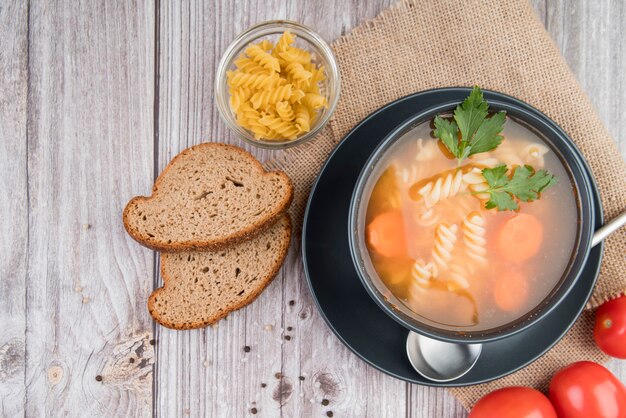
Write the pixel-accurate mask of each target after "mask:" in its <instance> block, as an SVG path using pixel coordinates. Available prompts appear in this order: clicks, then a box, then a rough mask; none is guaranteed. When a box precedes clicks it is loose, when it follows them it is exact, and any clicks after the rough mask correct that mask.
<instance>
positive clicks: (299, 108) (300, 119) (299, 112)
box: [294, 104, 311, 132]
mask: <svg viewBox="0 0 626 418" xmlns="http://www.w3.org/2000/svg"><path fill="white" fill-rule="evenodd" d="M294 118H295V119H294V121H295V125H296V128H298V130H299V131H300V132H308V131H310V130H311V115H310V114H309V110H308V109H307V107H306V106H305V105H302V104H296V106H295V112H294Z"/></svg>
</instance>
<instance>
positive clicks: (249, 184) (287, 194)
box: [123, 143, 293, 252]
mask: <svg viewBox="0 0 626 418" xmlns="http://www.w3.org/2000/svg"><path fill="white" fill-rule="evenodd" d="M292 197H293V186H292V184H291V181H290V180H289V177H287V175H286V174H285V173H283V172H265V171H264V170H263V167H262V166H261V164H260V163H259V162H258V161H257V160H256V159H255V158H254V157H253V156H252V155H250V154H249V153H248V152H246V151H245V150H243V149H241V148H238V147H234V146H231V145H224V144H215V143H205V144H200V145H196V146H194V147H191V148H187V149H186V150H184V151H183V152H181V153H180V154H178V155H177V156H176V157H175V158H174V159H173V160H172V161H171V162H170V163H169V164H168V166H167V167H166V168H165V170H163V172H162V173H161V175H160V176H159V178H158V179H157V180H156V182H155V183H154V187H153V189H152V196H150V197H144V196H137V197H134V198H133V199H132V200H131V201H130V202H128V204H127V205H126V208H125V209H124V214H123V220H124V226H125V227H126V230H127V231H128V233H129V234H130V235H131V236H132V237H133V238H134V239H135V240H137V241H138V242H139V243H141V244H143V245H145V246H147V247H149V248H153V249H155V250H159V251H164V252H177V251H185V250H199V249H203V250H209V249H219V248H225V247H227V246H229V245H231V244H233V243H236V242H240V241H243V240H245V239H248V238H250V237H252V236H254V235H255V234H257V233H259V232H261V231H262V230H263V229H265V228H268V227H269V226H271V225H272V224H273V223H274V222H276V220H277V219H278V218H279V217H280V215H281V214H283V213H284V212H285V211H286V210H287V208H288V207H289V204H290V203H291V199H292Z"/></svg>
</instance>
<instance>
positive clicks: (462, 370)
mask: <svg viewBox="0 0 626 418" xmlns="http://www.w3.org/2000/svg"><path fill="white" fill-rule="evenodd" d="M624 225H626V212H624V213H622V214H620V215H618V216H617V217H615V218H614V219H612V220H611V221H610V222H609V223H607V224H606V225H604V226H603V227H601V228H600V229H598V230H597V231H596V232H595V233H594V234H593V237H592V239H591V247H592V248H593V247H595V246H596V245H598V244H599V243H600V242H602V241H603V240H604V239H605V238H606V237H608V236H609V235H611V234H612V233H613V232H615V231H617V229H619V228H620V227H622V226H624ZM482 348H483V345H482V344H457V343H447V342H444V341H439V340H435V339H433V338H429V337H425V336H423V335H420V334H417V333H415V332H413V331H409V335H408V337H407V339H406V354H407V356H408V357H409V362H410V363H411V366H413V368H414V369H415V371H417V372H418V373H419V374H421V375H422V376H424V377H425V378H426V379H428V380H432V381H433V382H450V381H452V380H456V379H458V378H460V377H461V376H463V375H465V374H466V373H467V372H469V371H470V370H471V369H472V367H474V364H476V362H477V361H478V357H479V356H480V352H481V351H482Z"/></svg>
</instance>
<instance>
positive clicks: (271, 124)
mask: <svg viewBox="0 0 626 418" xmlns="http://www.w3.org/2000/svg"><path fill="white" fill-rule="evenodd" d="M259 122H260V123H261V125H264V126H266V127H267V128H268V129H270V130H271V131H274V132H276V133H278V134H279V135H280V136H282V137H284V138H289V139H293V138H295V137H296V136H297V135H298V128H296V127H295V126H294V125H293V124H292V123H289V122H285V121H284V120H282V119H281V118H279V117H274V116H270V115H265V116H263V117H261V118H260V119H259ZM268 139H272V138H268Z"/></svg>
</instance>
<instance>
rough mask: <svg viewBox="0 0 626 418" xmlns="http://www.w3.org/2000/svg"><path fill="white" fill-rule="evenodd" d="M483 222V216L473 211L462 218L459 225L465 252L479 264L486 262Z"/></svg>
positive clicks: (482, 264) (485, 240)
mask: <svg viewBox="0 0 626 418" xmlns="http://www.w3.org/2000/svg"><path fill="white" fill-rule="evenodd" d="M485 224H486V221H485V218H484V216H483V215H481V214H480V213H479V212H476V211H474V212H470V213H469V214H468V215H467V216H466V217H465V218H464V219H463V224H462V226H461V229H462V230H463V243H464V244H465V252H466V253H467V255H468V257H469V258H471V259H472V260H473V261H475V262H476V263H477V264H478V265H480V266H484V265H486V264H487V246H486V244H487V239H486V238H485V235H486V233H487V230H486V228H485Z"/></svg>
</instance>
